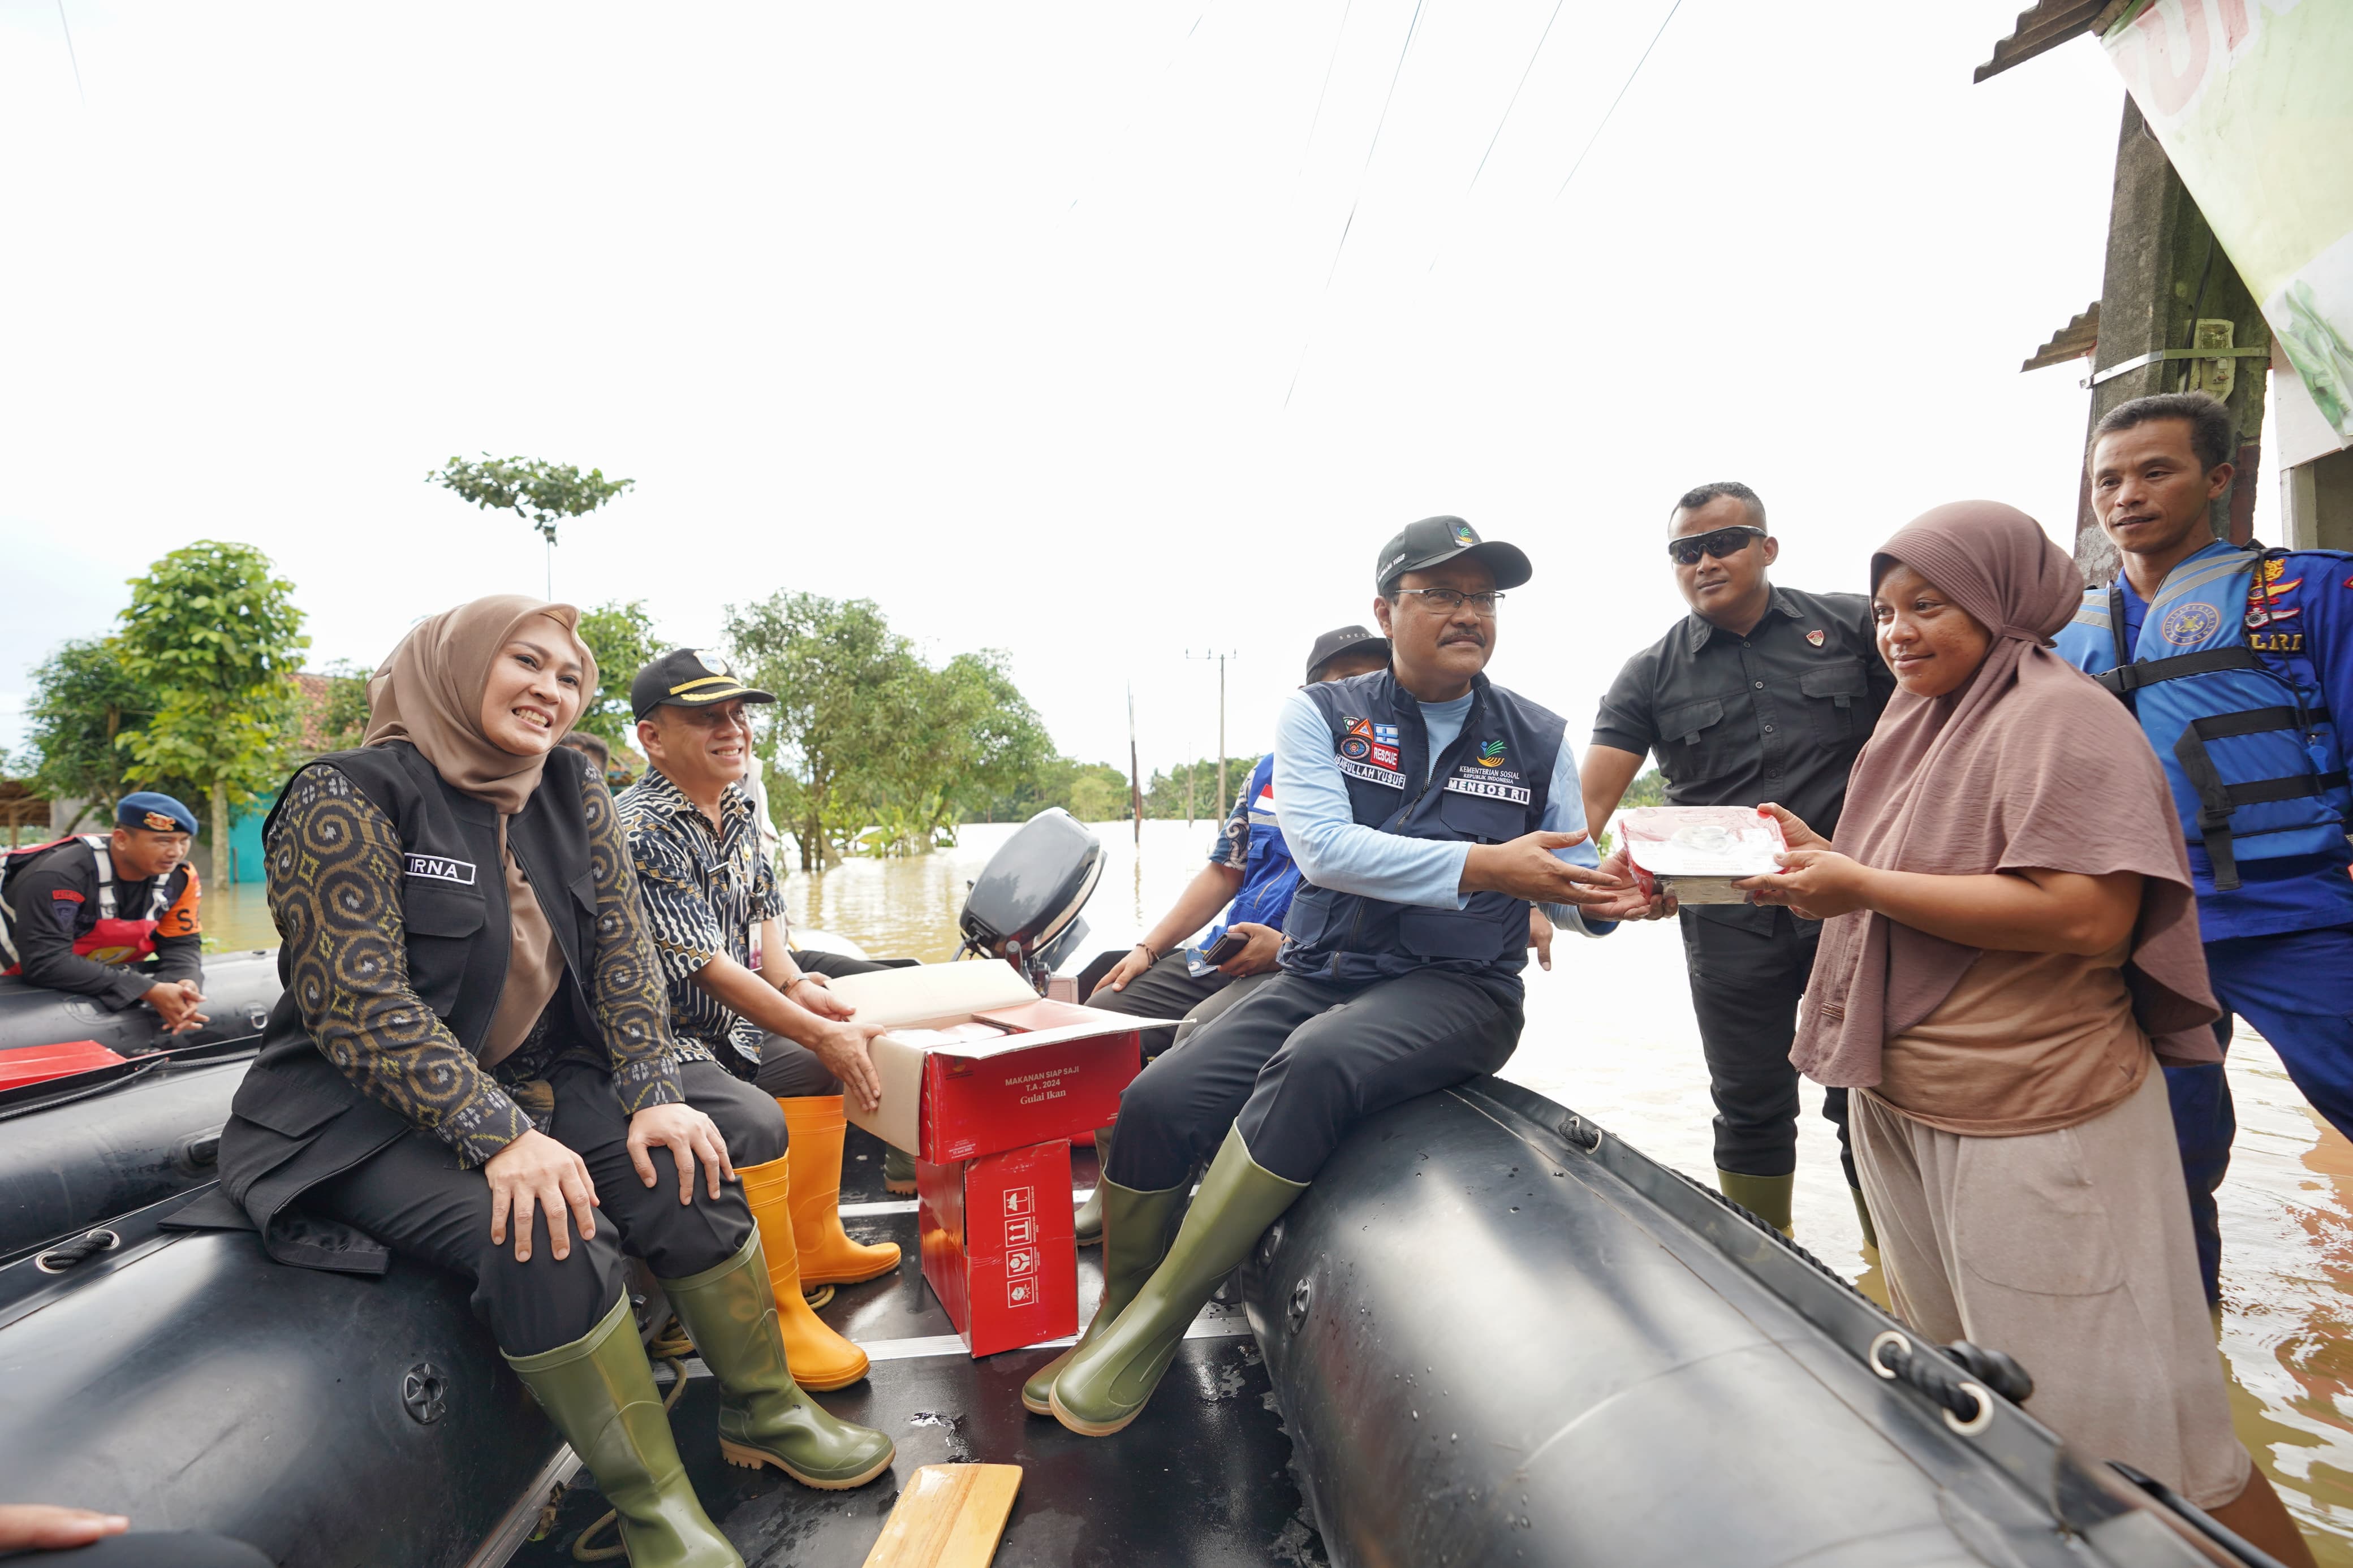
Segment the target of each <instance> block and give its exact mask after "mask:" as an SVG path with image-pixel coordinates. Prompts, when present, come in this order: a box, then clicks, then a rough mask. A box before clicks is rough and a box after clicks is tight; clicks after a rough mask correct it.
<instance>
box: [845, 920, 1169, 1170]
mask: <svg viewBox="0 0 2353 1568" xmlns="http://www.w3.org/2000/svg"><path fill="white" fill-rule="evenodd" d="M832 989H833V993H834V994H835V995H836V996H839V997H840V998H841V999H842V1000H843V1001H845V1002H848V1003H849V1005H851V1006H853V1007H855V1008H856V1009H857V1015H856V1016H857V1019H858V1021H859V1022H860V1023H875V1024H884V1025H888V1026H890V1027H891V1033H889V1034H886V1035H881V1036H878V1037H876V1038H875V1041H874V1046H873V1055H874V1068H875V1074H876V1076H877V1077H878V1078H880V1079H881V1083H882V1099H881V1104H880V1105H879V1106H878V1107H876V1108H875V1110H871V1111H868V1110H862V1109H860V1107H859V1106H858V1105H857V1104H856V1103H855V1102H854V1101H852V1102H851V1103H850V1104H849V1106H848V1110H849V1119H850V1120H851V1121H855V1122H856V1123H858V1125H859V1126H860V1127H863V1128H864V1129H866V1131H869V1132H871V1133H873V1134H874V1135H875V1136H876V1137H877V1138H880V1139H881V1140H882V1142H885V1143H888V1144H891V1145H892V1147H894V1148H898V1149H903V1150H905V1151H906V1152H908V1153H911V1154H913V1155H914V1156H915V1157H916V1158H917V1159H919V1160H928V1161H930V1162H931V1163H934V1164H935V1165H953V1164H956V1163H960V1162H963V1161H966V1160H972V1159H976V1158H978V1157H979V1156H981V1155H984V1154H994V1153H1001V1152H1005V1151H1008V1150H1014V1149H1024V1148H1028V1147H1029V1146H1031V1145H1033V1144H1039V1143H1046V1142H1052V1141H1054V1140H1056V1139H1068V1138H1071V1137H1072V1136H1074V1135H1076V1134H1078V1133H1081V1132H1084V1131H1089V1130H1091V1129H1092V1128H1096V1127H1101V1126H1104V1125H1106V1124H1107V1123H1109V1122H1110V1121H1111V1120H1112V1119H1113V1117H1114V1116H1116V1115H1117V1114H1118V1112H1119V1096H1120V1091H1121V1090H1122V1089H1125V1088H1126V1087H1127V1086H1128V1083H1129V1081H1130V1080H1131V1079H1134V1077H1135V1075H1136V1074H1137V1073H1138V1072H1139V1071H1141V1070H1142V1065H1143V1058H1142V1047H1141V1045H1140V1043H1139V1041H1138V1039H1137V1034H1138V1031H1139V1030H1141V1029H1144V1028H1149V1027H1155V1026H1158V1027H1170V1026H1174V1025H1175V1024H1176V1020H1175V1019H1155V1018H1131V1017H1128V1016H1125V1015H1124V1014H1119V1013H1106V1012H1103V1011H1102V1010H1100V1009H1098V1008H1094V1007H1086V1006H1082V1005H1077V1004H1075V1003H1070V1002H1057V1001H1049V1000H1047V999H1045V998H1042V997H1040V996H1039V994H1037V993H1036V992H1035V991H1032V990H1031V989H1030V988H1029V982H1028V981H1026V980H1024V979H1022V978H1021V976H1020V975H1019V974H1018V973H1017V972H1016V971H1015V970H1014V969H1013V967H1012V966H1011V965H1009V964H1007V963H998V962H997V961H995V960H987V961H983V962H977V963H934V964H923V965H918V966H915V967H913V968H905V969H885V970H881V971H878V972H877V973H871V974H853V975H849V976H846V977H844V978H842V979H839V980H836V981H834V982H833V984H832Z"/></svg>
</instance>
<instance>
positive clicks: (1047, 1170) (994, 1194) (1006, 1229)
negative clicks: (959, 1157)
mask: <svg viewBox="0 0 2353 1568" xmlns="http://www.w3.org/2000/svg"><path fill="white" fill-rule="evenodd" d="M915 1192H916V1196H917V1200H918V1202H917V1213H918V1215H919V1216H920V1219H919V1223H920V1226H921V1231H922V1237H923V1278H924V1279H926V1280H928V1281H929V1282H930V1284H931V1287H932V1290H933V1292H934V1294H935V1295H937V1296H938V1297H939V1299H940V1305H942V1306H943V1307H945V1308H946V1309H947V1311H948V1320H949V1321H951V1322H953V1323H955V1329H956V1332H957V1333H958V1334H959V1335H960V1336H962V1337H963V1340H964V1342H965V1349H966V1350H968V1351H969V1352H971V1353H973V1354H974V1355H976V1356H982V1355H994V1354H996V1353H997V1352H998V1351H1009V1350H1018V1349H1020V1348H1021V1347H1022V1346H1024V1345H1034V1344H1037V1343H1039V1342H1041V1341H1044V1340H1051V1339H1059V1338H1060V1337H1061V1336H1062V1335H1064V1334H1073V1333H1076V1332H1078V1329H1079V1266H1078V1249H1077V1247H1075V1246H1074V1245H1073V1242H1072V1239H1071V1146H1070V1144H1069V1143H1068V1142H1064V1141H1063V1140H1061V1139H1059V1138H1058V1139H1055V1140H1054V1141H1053V1142H1048V1143H1038V1144H1033V1145H1031V1146H1030V1147H1029V1148H1027V1149H1011V1150H1007V1151H1005V1152H1002V1153H996V1154H984V1155H981V1156H980V1157H979V1158H978V1159H974V1160H964V1161H959V1162H957V1163H954V1164H934V1163H932V1162H930V1161H928V1160H923V1159H920V1158H919V1159H918V1160H916V1162H915Z"/></svg>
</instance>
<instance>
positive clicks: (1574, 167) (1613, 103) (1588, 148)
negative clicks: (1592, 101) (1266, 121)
mask: <svg viewBox="0 0 2353 1568" xmlns="http://www.w3.org/2000/svg"><path fill="white" fill-rule="evenodd" d="M1682 9H1683V0H1675V3H1674V4H1673V5H1670V6H1668V7H1667V15H1666V17H1665V20H1663V21H1662V22H1661V23H1660V24H1659V30H1658V31H1657V32H1655V33H1653V34H1651V43H1650V47H1649V48H1645V49H1644V50H1643V51H1642V58H1641V59H1639V60H1636V61H1635V62H1634V68H1633V69H1632V70H1631V71H1629V72H1628V73H1627V75H1626V85H1625V87H1621V88H1620V89H1618V96H1617V97H1616V98H1613V99H1611V100H1609V109H1607V110H1604V111H1603V113H1602V116H1601V123H1600V124H1599V125H1597V126H1595V127H1594V128H1593V134H1592V135H1591V136H1588V137H1587V138H1586V141H1585V152H1584V153H1578V154H1577V162H1576V163H1571V164H1570V165H1569V166H1568V180H1573V179H1575V178H1577V171H1578V170H1579V169H1582V168H1583V167H1585V154H1586V153H1590V152H1592V151H1593V144H1594V143H1595V142H1599V141H1600V140H1601V132H1603V131H1605V130H1607V129H1608V128H1609V117H1610V116H1611V115H1613V114H1615V113H1617V112H1618V106H1619V105H1620V103H1623V102H1624V101H1625V100H1626V91H1627V89H1628V88H1630V87H1632V86H1633V85H1634V79H1635V78H1636V77H1638V76H1641V74H1642V67H1643V65H1644V64H1645V63H1646V62H1648V61H1649V59H1650V58H1651V49H1655V48H1657V47H1659V40H1660V39H1661V38H1663V37H1666V36H1667V23H1668V22H1672V21H1673V20H1674V19H1675V13H1676V12H1678V11H1680V10H1682ZM1568 180H1563V181H1562V182H1561V183H1560V190H1558V191H1555V192H1554V193H1553V194H1552V196H1553V200H1555V201H1558V200H1559V199H1560V196H1561V191H1566V190H1567V189H1568Z"/></svg>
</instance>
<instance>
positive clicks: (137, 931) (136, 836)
mask: <svg viewBox="0 0 2353 1568" xmlns="http://www.w3.org/2000/svg"><path fill="white" fill-rule="evenodd" d="M114 824H115V826H114V831H113V833H111V834H97V833H88V834H83V835H81V836H79V837H73V838H60V839H58V841H57V842H56V843H54V844H43V845H37V846H32V847H26V848H23V849H16V850H12V851H10V852H9V854H8V856H7V858H6V869H5V872H0V974H21V975H23V976H24V977H25V979H26V981H28V982H30V983H31V984H35V985H40V986H45V987H47V989H49V990H51V991H64V992H69V993H71V994H75V995H79V996H89V997H92V998H95V999H96V1000H97V1002H98V1004H99V1005H100V1006H102V1007H105V1008H107V1009H109V1010H110V1011H112V1012H117V1013H119V1012H121V1010H122V1009H124V1008H125V1007H131V1006H135V1005H138V1004H140V1003H142V1002H143V1003H145V1004H146V1005H148V1006H149V1007H151V1008H153V1010H154V1013H155V1016H156V1017H158V1018H159V1019H161V1020H162V1021H163V1025H164V1033H165V1034H167V1035H176V1034H180V1033H183V1032H184V1031H186V1030H190V1029H197V1028H202V1027H203V1026H204V1025H205V1023H206V1018H205V1016H204V1015H203V1014H201V1013H199V1012H197V1011H196V1008H197V1005H199V1004H200V1003H202V1002H203V1001H204V999H205V994H204V987H203V981H204V945H205V943H204V937H203V935H202V934H201V931H200V927H199V924H198V921H197V918H196V906H197V900H198V888H197V883H196V868H195V867H194V866H191V865H189V864H188V863H187V861H188V841H189V839H190V838H191V837H194V835H195V831H196V816H195V813H194V812H192V811H190V810H189V809H188V808H187V807H186V806H185V805H181V804H180V803H179V802H178V801H176V800H174V799H173V798H172V797H171V796H170V795H159V794H157V793H155V792H154V791H153V790H141V791H139V792H138V793H136V794H133V795H124V796H123V797H122V799H121V801H120V802H119V803H118V804H117V805H116V806H115V808H114Z"/></svg>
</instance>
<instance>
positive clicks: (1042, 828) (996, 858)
mask: <svg viewBox="0 0 2353 1568" xmlns="http://www.w3.org/2000/svg"><path fill="white" fill-rule="evenodd" d="M1102 875H1103V841H1102V840H1101V839H1098V838H1097V837H1095V836H1094V832H1093V830H1092V829H1091V828H1089V827H1088V826H1086V825H1085V824H1084V823H1082V822H1081V821H1080V820H1079V819H1078V818H1077V817H1075V816H1071V814H1070V813H1069V812H1067V811H1064V810H1063V809H1062V808H1061V807H1060V806H1059V805H1055V806H1049V807H1047V808H1046V809H1045V810H1044V811H1041V812H1039V814H1038V815H1037V816H1033V817H1031V818H1030V819H1029V821H1028V822H1025V823H1023V824H1022V825H1021V830H1020V831H1019V832H1018V833H1016V834H1015V835H1014V836H1013V837H1010V838H1008V839H1007V840H1006V841H1005V847H1003V848H1002V849H999V850H998V851H997V853H996V854H994V855H992V856H990V857H989V858H988V864H987V866H986V867H985V868H982V870H981V873H980V876H979V878H978V879H977V880H976V881H975V882H974V883H973V884H972V891H971V892H970V893H969V894H968V895H966V896H965V901H964V912H963V913H962V914H960V915H958V916H957V917H956V925H957V928H958V929H959V930H961V931H963V932H964V947H963V949H962V952H976V953H982V954H986V955H987V956H988V957H991V958H1001V959H1003V960H1005V961H1006V962H1007V963H1010V964H1011V965H1013V967H1014V968H1016V969H1018V970H1019V971H1020V972H1021V973H1022V975H1023V977H1024V978H1026V979H1027V980H1028V981H1029V984H1032V985H1034V986H1036V987H1037V988H1038V990H1039V993H1041V994H1042V993H1043V992H1044V991H1045V989H1046V977H1047V976H1048V975H1050V974H1051V973H1053V972H1054V970H1055V968H1056V966H1057V965H1059V964H1060V963H1061V962H1062V960H1063V959H1064V958H1066V957H1068V956H1069V955H1070V954H1071V952H1075V951H1077V949H1078V945H1079V943H1081V942H1084V941H1085V940H1086V935H1087V922H1086V921H1083V920H1081V919H1080V918H1079V911H1080V910H1082V909H1083V908H1085V907H1086V902H1087V900H1089V899H1090V898H1092V897H1093V896H1094V890H1095V882H1096V879H1099V878H1100V877H1102Z"/></svg>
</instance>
